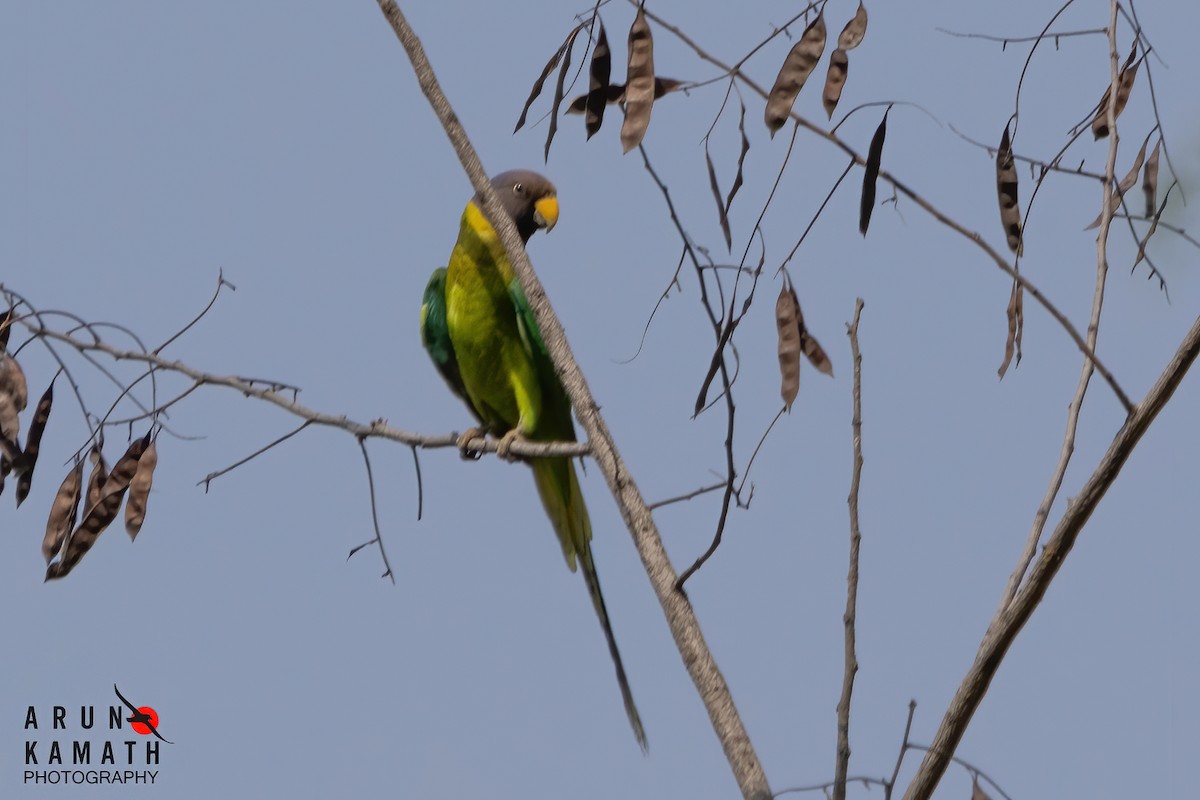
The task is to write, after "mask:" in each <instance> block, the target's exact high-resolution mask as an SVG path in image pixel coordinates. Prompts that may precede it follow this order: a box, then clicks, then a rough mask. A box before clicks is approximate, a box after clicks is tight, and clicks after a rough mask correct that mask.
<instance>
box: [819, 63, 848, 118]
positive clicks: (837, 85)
mask: <svg viewBox="0 0 1200 800" xmlns="http://www.w3.org/2000/svg"><path fill="white" fill-rule="evenodd" d="M849 69H850V58H849V57H848V56H847V55H846V51H845V50H843V49H842V48H840V47H839V48H838V49H837V50H834V51H833V52H832V53H830V54H829V71H828V72H826V73H825V91H824V92H823V93H822V94H821V104H822V105H823V106H825V114H826V116H828V117H830V118H831V119H832V117H833V111H834V109H835V108H837V104H838V101H839V100H841V99H842V87H843V86H845V85H846V73H847V71H848V70H849Z"/></svg>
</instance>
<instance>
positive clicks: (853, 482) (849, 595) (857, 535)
mask: <svg viewBox="0 0 1200 800" xmlns="http://www.w3.org/2000/svg"><path fill="white" fill-rule="evenodd" d="M862 310H863V300H862V298H861V297H860V298H858V299H857V300H855V302H854V320H853V321H852V322H851V323H850V324H849V325H847V326H846V335H847V336H849V337H850V355H851V358H852V360H853V361H854V415H853V417H852V418H851V420H850V433H851V439H852V440H853V449H854V467H853V470H852V471H851V474H850V496H849V497H848V498H846V503H847V505H849V507H850V568H849V571H848V572H847V573H846V612H845V614H843V615H842V624H843V626H845V638H846V653H845V669H844V670H843V672H842V696H841V697H840V698H839V699H838V704H837V718H838V723H837V763H836V766H835V768H834V784H833V800H846V775H847V773H848V772H849V771H850V699H851V696H852V695H853V694H854V676H855V674H856V673H857V672H858V655H857V653H856V652H855V636H854V625H855V621H856V619H857V614H858V550H859V545H860V544H861V543H862V531H861V530H860V529H859V526H858V488H859V482H860V481H861V479H862V467H863V454H862V352H861V351H860V350H859V348H858V323H859V319H860V318H861V317H862Z"/></svg>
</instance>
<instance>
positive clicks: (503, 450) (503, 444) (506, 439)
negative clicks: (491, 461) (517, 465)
mask: <svg viewBox="0 0 1200 800" xmlns="http://www.w3.org/2000/svg"><path fill="white" fill-rule="evenodd" d="M523 441H525V432H524V431H523V430H521V426H520V425H518V426H517V427H515V428H513V429H512V430H510V431H509V432H508V433H506V434H504V435H503V436H501V437H500V441H498V442H496V455H498V456H500V458H503V459H504V460H505V461H517V460H519V459H520V458H521V457H520V456H517V455H513V454H512V453H511V452H509V451H510V449H511V448H512V444H513V442H523Z"/></svg>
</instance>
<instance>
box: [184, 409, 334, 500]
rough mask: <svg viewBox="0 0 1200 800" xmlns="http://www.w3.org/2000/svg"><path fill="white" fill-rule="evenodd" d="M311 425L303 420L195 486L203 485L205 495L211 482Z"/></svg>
mask: <svg viewBox="0 0 1200 800" xmlns="http://www.w3.org/2000/svg"><path fill="white" fill-rule="evenodd" d="M312 424H313V422H312V420H305V421H304V422H302V423H300V426H299V427H298V428H296V429H295V430H292V431H289V432H288V433H285V434H284V435H283V436H280V437H279V438H278V439H275V440H274V441H272V442H270V443H268V444H265V445H263V446H262V447H260V448H258V449H257V450H255V451H254V452H253V453H251V454H250V455H248V456H246V457H245V458H240V459H238V460H237V461H235V462H233V463H232V464H230V465H229V466H228V467H224V468H222V469H219V470H217V471H216V472H210V473H208V474H207V475H205V476H204V477H203V478H201V479H200V480H198V481H196V485H197V486H200V485H202V484H203V486H204V492H205V494H207V493H208V488H209V486H211V485H212V482H213V481H214V480H216V479H217V478H219V477H221V476H222V475H226V474H228V473H230V472H233V471H234V470H235V469H237V468H238V467H240V466H242V465H243V464H246V463H248V462H250V461H253V460H254V459H256V458H258V457H259V456H261V455H262V454H263V453H265V452H267V451H268V450H270V449H272V448H274V447H277V446H278V445H281V444H283V443H284V442H286V441H287V440H288V439H290V438H292V437H293V436H295V435H296V434H297V433H299V432H300V431H302V430H304V429H305V428H307V427H308V426H309V425H312Z"/></svg>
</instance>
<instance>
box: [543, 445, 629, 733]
mask: <svg viewBox="0 0 1200 800" xmlns="http://www.w3.org/2000/svg"><path fill="white" fill-rule="evenodd" d="M532 464H533V477H534V481H535V482H536V483H537V488H538V494H539V495H540V496H541V498H542V505H543V506H545V508H546V514H547V515H548V516H549V517H550V522H551V523H552V524H553V525H554V532H555V533H556V534H557V535H558V541H559V544H561V545H562V549H563V555H564V556H565V557H566V559H567V566H568V567H570V568H571V571H572V572H574V571H575V565H576V563H577V562H578V563H579V564H580V565H581V566H582V567H583V580H584V582H585V583H586V584H587V589H588V594H589V595H590V596H591V598H592V605H593V606H594V607H595V609H596V616H597V617H599V619H600V627H602V628H603V629H604V638H605V639H607V640H608V654H609V655H610V656H611V657H612V662H613V667H614V668H615V669H616V671H617V683H618V684H619V685H620V687H621V698H622V699H623V700H624V701H625V713H626V715H628V717H629V724H630V726H632V727H633V735H634V736H636V737H637V741H638V745H639V746H641V748H642V751H643V752H645V751H646V750H647V748H648V745H647V743H646V731H645V729H644V728H643V727H642V718H641V717H640V716H639V715H638V710H637V706H636V705H635V704H634V702H633V692H632V691H631V690H630V688H629V679H628V678H627V677H626V676H625V665H624V663H622V661H621V651H620V650H619V649H618V648H617V638H616V636H614V635H613V629H612V624H611V623H610V622H609V619H608V608H607V607H606V606H605V605H604V594H603V593H602V592H601V591H600V576H599V575H597V574H596V564H595V562H594V561H593V560H592V546H591V539H592V523H591V520H590V519H589V518H588V512H587V506H586V505H585V504H584V502H583V492H581V491H580V490H579V478H578V477H577V476H576V475H575V465H574V464H572V463H571V461H570V459H566V458H538V459H534V460H533V462H532Z"/></svg>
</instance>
